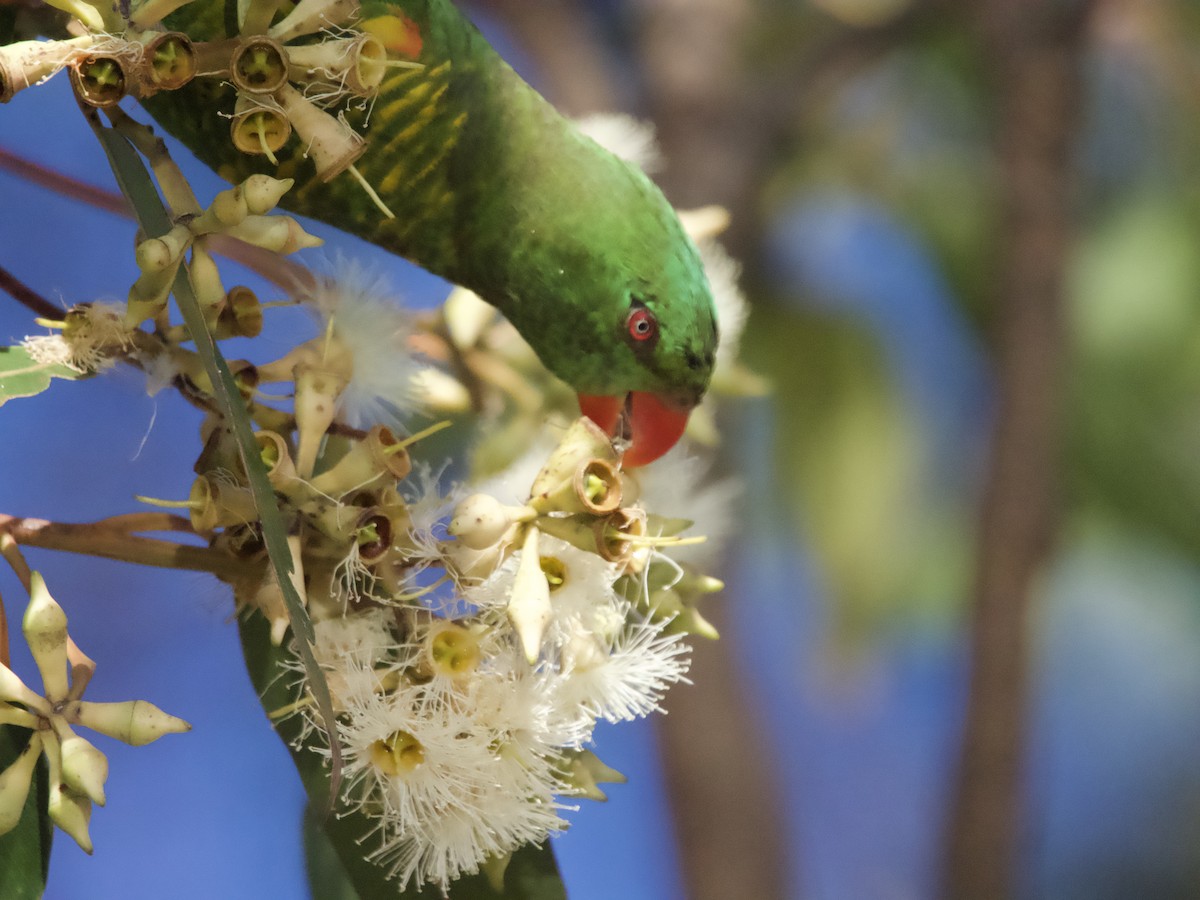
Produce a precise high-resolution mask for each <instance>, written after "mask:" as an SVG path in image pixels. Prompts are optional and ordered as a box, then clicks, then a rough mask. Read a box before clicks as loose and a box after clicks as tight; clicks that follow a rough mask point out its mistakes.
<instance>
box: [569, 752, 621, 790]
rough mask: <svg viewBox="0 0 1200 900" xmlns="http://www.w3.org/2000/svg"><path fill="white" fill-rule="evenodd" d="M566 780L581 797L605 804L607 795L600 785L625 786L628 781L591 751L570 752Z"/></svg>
mask: <svg viewBox="0 0 1200 900" xmlns="http://www.w3.org/2000/svg"><path fill="white" fill-rule="evenodd" d="M564 761H565V762H566V770H567V771H566V780H567V781H568V782H569V783H570V784H571V785H572V786H573V787H574V788H575V791H576V793H577V794H578V796H580V797H584V798H586V799H588V800H598V801H600V802H603V801H605V800H607V799H608V797H607V795H605V793H604V792H603V791H601V790H600V788H598V787H597V785H598V784H606V783H607V784H624V783H625V782H626V781H628V780H629V779H627V778H626V777H625V776H624V775H623V774H621V773H620V772H618V771H617V770H616V769H614V768H612V767H610V766H606V765H605V764H604V763H603V762H602V761H601V759H600V757H598V756H597V755H596V754H595V753H593V752H592V751H591V750H574V751H569V752H568V754H567V756H566V759H565V760H564Z"/></svg>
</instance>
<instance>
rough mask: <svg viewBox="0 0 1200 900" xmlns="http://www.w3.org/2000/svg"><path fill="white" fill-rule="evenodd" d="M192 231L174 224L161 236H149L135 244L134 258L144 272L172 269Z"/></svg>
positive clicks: (187, 243) (186, 245)
mask: <svg viewBox="0 0 1200 900" xmlns="http://www.w3.org/2000/svg"><path fill="white" fill-rule="evenodd" d="M191 241H192V233H191V231H189V230H188V227H187V226H186V225H176V226H175V227H173V228H172V229H171V230H170V231H168V232H167V233H166V234H164V235H163V236H162V237H156V238H149V239H147V240H144V241H142V242H141V243H140V244H138V245H137V249H136V250H135V251H134V259H135V260H136V262H137V266H138V268H139V269H141V270H142V272H143V273H145V274H150V273H154V272H165V271H168V270H173V269H174V267H175V266H177V265H178V264H179V261H180V260H181V259H182V258H183V253H184V251H185V250H187V248H188V245H189V244H191Z"/></svg>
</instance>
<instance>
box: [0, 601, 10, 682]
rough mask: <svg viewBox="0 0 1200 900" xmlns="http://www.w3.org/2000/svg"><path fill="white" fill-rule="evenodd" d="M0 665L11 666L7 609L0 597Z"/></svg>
mask: <svg viewBox="0 0 1200 900" xmlns="http://www.w3.org/2000/svg"><path fill="white" fill-rule="evenodd" d="M0 665H4V666H8V667H9V668H12V655H11V654H10V652H9V646H8V610H7V609H6V608H5V606H4V598H3V597H0Z"/></svg>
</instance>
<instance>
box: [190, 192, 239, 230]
mask: <svg viewBox="0 0 1200 900" xmlns="http://www.w3.org/2000/svg"><path fill="white" fill-rule="evenodd" d="M248 215H250V209H249V207H248V206H247V205H246V198H245V196H244V194H243V192H242V186H241V185H237V186H236V187H231V188H227V189H226V190H223V191H221V192H220V193H219V194H217V196H215V197H213V199H212V203H210V204H209V205H208V209H206V210H204V212H203V213H201V214H200V215H199V216H197V217H196V218H195V219H193V220H192V221H191V222H189V223H188V228H189V229H190V230H191V231H192V233H193V234H209V233H211V232H214V231H224V230H225V229H227V228H232V227H233V226H234V225H240V224H241V223H242V222H243V221H245V219H246V216H248Z"/></svg>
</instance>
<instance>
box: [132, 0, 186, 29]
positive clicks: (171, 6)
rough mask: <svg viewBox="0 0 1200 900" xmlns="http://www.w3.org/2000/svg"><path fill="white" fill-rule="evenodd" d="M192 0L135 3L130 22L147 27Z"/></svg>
mask: <svg viewBox="0 0 1200 900" xmlns="http://www.w3.org/2000/svg"><path fill="white" fill-rule="evenodd" d="M190 2H191V0H143V2H142V3H138V4H134V6H133V9H132V12H131V13H130V15H129V22H130V24H131V25H136V26H137V27H138V28H147V27H149V26H150V25H153V24H154V23H155V22H159V21H161V20H163V19H165V18H166V17H167V16H169V15H170V14H171V13H173V12H175V10H177V9H179V7H181V6H183V5H184V4H186V3H190Z"/></svg>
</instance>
